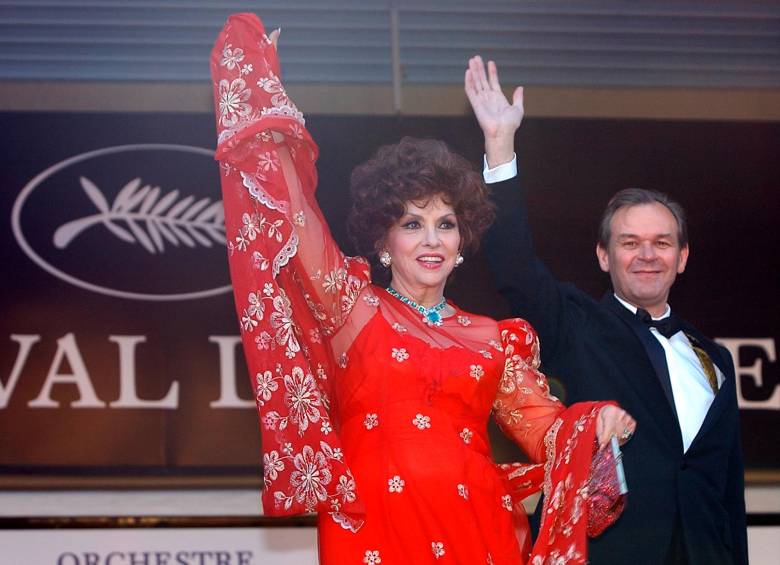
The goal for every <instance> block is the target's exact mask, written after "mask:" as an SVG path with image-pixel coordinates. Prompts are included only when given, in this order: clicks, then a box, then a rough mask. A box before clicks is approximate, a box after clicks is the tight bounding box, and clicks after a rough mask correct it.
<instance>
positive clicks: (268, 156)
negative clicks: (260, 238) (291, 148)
mask: <svg viewBox="0 0 780 565" xmlns="http://www.w3.org/2000/svg"><path fill="white" fill-rule="evenodd" d="M257 164H258V165H260V167H261V168H262V169H263V170H264V171H276V170H278V169H279V158H278V157H277V156H276V152H271V151H266V152H265V153H261V154H260V155H258V156H257ZM277 221H278V220H277ZM269 235H270V234H269Z"/></svg>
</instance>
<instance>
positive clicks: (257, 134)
mask: <svg viewBox="0 0 780 565" xmlns="http://www.w3.org/2000/svg"><path fill="white" fill-rule="evenodd" d="M211 64H212V75H213V77H214V89H215V98H216V105H217V108H216V112H217V127H218V131H219V141H218V147H217V159H219V160H220V162H221V165H220V168H221V172H222V187H223V198H224V205H225V220H226V229H227V234H228V249H229V254H230V257H229V261H230V270H231V277H232V280H233V286H234V291H235V299H236V306H237V311H238V315H239V318H240V320H241V327H242V339H243V343H244V349H245V353H246V357H247V363H248V366H249V370H250V375H251V377H252V380H253V386H254V390H255V393H256V399H257V404H258V409H259V412H260V417H261V433H262V442H263V464H264V479H265V489H264V495H263V502H264V511H265V512H266V513H267V514H272V515H285V514H295V513H302V512H319V544H320V546H319V552H320V562H321V563H324V564H338V565H343V564H355V565H361V564H372V565H376V564H380V563H381V564H382V565H394V564H395V565H412V564H428V563H442V564H444V563H454V564H455V563H456V564H463V565H465V564H468V565H472V564H493V565H500V564H519V563H525V562H527V561H528V562H531V563H534V564H536V563H584V562H585V558H586V535H585V532H586V523H587V507H588V503H587V502H588V496H589V490H592V488H593V487H592V485H590V484H589V482H588V478H589V474H590V469H591V459H592V456H593V451H594V448H593V446H594V441H595V438H596V437H597V436H598V440H599V441H600V442H601V443H605V442H606V441H607V439H608V438H609V437H610V436H611V435H624V434H625V435H626V436H628V435H630V433H632V432H633V428H634V422H633V420H632V419H631V417H630V416H628V415H627V414H626V413H625V412H624V411H622V410H621V409H620V408H618V407H616V406H614V405H613V404H610V403H582V404H577V405H574V406H572V407H570V408H568V409H567V408H565V407H564V406H563V405H562V404H561V403H560V402H559V401H558V400H557V399H556V398H555V397H553V396H551V395H550V392H549V389H548V386H547V381H546V379H545V377H544V375H542V374H541V373H540V372H539V371H538V366H539V343H538V340H537V338H536V334H535V333H534V331H533V328H531V327H530V325H529V324H528V323H526V322H525V321H523V320H519V319H514V320H506V321H502V322H496V321H494V320H492V319H489V318H486V317H484V316H478V315H475V314H471V313H468V312H464V311H462V310H460V309H459V308H458V307H457V306H455V305H454V304H452V303H450V302H447V300H446V299H445V298H444V287H445V283H446V281H447V278H448V276H449V275H450V274H451V272H452V271H453V269H455V268H456V267H457V266H458V265H459V264H460V263H461V262H462V261H463V256H462V255H461V253H466V252H467V251H468V250H470V249H472V248H473V247H474V246H476V244H477V242H478V239H479V236H480V234H481V233H482V232H483V231H484V229H486V228H487V226H488V224H489V221H490V218H491V209H490V205H489V204H488V202H487V190H486V188H485V186H484V183H483V182H482V179H481V178H480V177H479V175H478V174H477V173H475V172H474V171H473V170H471V168H470V167H469V165H468V163H467V162H466V161H465V160H463V159H462V158H460V157H458V156H456V155H454V154H452V153H451V152H450V151H449V150H448V149H447V148H446V146H445V145H444V144H443V143H441V142H436V141H430V140H427V141H421V140H412V139H404V140H402V141H401V142H400V143H399V144H397V145H394V146H388V147H385V148H382V149H381V150H380V151H379V153H377V155H376V156H375V157H374V159H372V160H371V161H369V162H368V163H366V164H364V165H362V166H360V167H358V168H357V169H356V171H355V172H354V174H353V180H352V185H353V186H352V192H353V201H354V209H353V210H352V213H351V215H350V228H351V232H352V236H353V238H354V239H355V240H356V243H357V245H358V248H359V249H361V250H362V251H363V253H364V254H365V255H366V256H367V257H368V258H369V259H370V260H372V261H374V262H375V268H376V269H378V270H379V272H380V275H379V277H378V278H386V279H388V280H389V284H388V285H387V286H386V287H385V286H384V285H383V286H377V285H376V284H374V283H373V282H372V276H371V267H370V265H369V262H368V260H367V259H366V258H364V257H346V256H344V255H343V254H342V252H341V251H340V250H339V248H338V247H337V245H336V243H335V242H334V241H333V239H332V237H331V235H330V232H329V230H328V227H327V225H326V224H325V221H324V218H323V216H322V214H321V212H320V210H319V208H318V206H317V202H316V199H315V196H314V190H315V186H316V170H315V166H314V164H315V160H316V157H317V146H316V145H315V143H314V142H313V140H312V139H311V137H310V136H309V133H308V131H307V130H306V128H305V124H304V120H303V116H302V114H301V113H300V112H299V111H298V109H297V108H296V107H295V105H294V104H293V103H292V102H291V101H290V99H289V98H288V97H287V94H286V91H285V89H284V87H283V85H282V84H281V82H280V79H279V76H280V71H279V67H278V60H277V53H276V46H275V38H274V37H273V34H272V37H271V38H269V37H268V36H267V35H266V34H265V32H264V29H263V26H262V23H261V22H260V21H259V19H257V17H255V16H253V15H250V14H238V15H235V16H232V17H231V18H230V19H229V20H228V22H227V24H226V25H225V28H224V29H223V31H222V33H221V35H220V37H219V39H218V40H217V44H216V46H215V49H214V52H213V54H212V62H211ZM469 73H470V76H469V78H467V83H468V82H469V81H470V84H471V87H472V90H473V92H472V94H474V95H473V96H472V95H470V99H471V101H472V104H473V105H474V108H475V111H476V113H477V116H478V118H479V120H480V124H481V125H482V127H483V131H485V133H486V148H487V159H488V161H489V162H493V161H495V159H500V158H501V157H502V156H501V155H499V153H497V151H498V150H497V149H496V148H495V147H492V146H491V142H490V136H491V134H492V133H495V129H496V128H500V127H501V124H502V123H510V122H511V121H512V120H515V121H518V120H520V119H522V99H521V98H520V99H517V100H516V101H515V104H509V103H508V102H507V101H506V99H505V98H504V97H503V95H500V89H498V82H497V77H491V79H488V78H487V76H486V75H485V73H484V70H481V67H474V68H473V69H471V70H470V71H469ZM518 123H519V122H518ZM516 125H517V124H516V123H515V127H516ZM513 131H514V130H513ZM510 158H511V155H510ZM382 275H384V277H383V276H382ZM491 412H492V414H493V416H494V417H495V419H496V421H497V422H498V424H499V425H500V426H501V428H502V429H503V430H504V432H505V433H507V434H508V435H509V436H510V437H511V438H512V439H513V440H514V441H515V442H516V443H517V444H518V445H520V446H521V447H522V448H523V449H524V451H525V452H526V453H527V454H528V455H529V457H530V458H531V460H532V461H534V462H536V464H530V465H504V466H498V465H496V464H495V463H494V462H493V461H492V458H491V454H490V446H489V443H488V436H487V423H488V418H489V416H490V414H491ZM540 487H543V488H544V489H545V493H546V494H547V497H546V504H547V508H546V511H545V517H544V519H543V523H542V529H541V534H540V539H539V541H538V542H537V544H536V545H535V546H534V548H533V550H531V546H530V542H529V540H528V535H527V533H528V525H527V521H525V515H524V513H523V511H522V506H521V505H520V500H521V499H522V497H524V496H525V495H527V494H530V493H531V492H533V491H535V490H538V489H539V488H540ZM613 518H614V516H613Z"/></svg>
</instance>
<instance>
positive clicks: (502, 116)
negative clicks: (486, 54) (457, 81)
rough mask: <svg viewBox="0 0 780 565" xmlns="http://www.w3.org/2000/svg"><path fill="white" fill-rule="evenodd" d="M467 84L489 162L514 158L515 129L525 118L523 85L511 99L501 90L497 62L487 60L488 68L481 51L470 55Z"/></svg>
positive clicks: (501, 161)
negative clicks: (483, 136)
mask: <svg viewBox="0 0 780 565" xmlns="http://www.w3.org/2000/svg"><path fill="white" fill-rule="evenodd" d="M464 87H465V90H466V96H467V97H468V99H469V102H470V103H471V107H472V109H473V110H474V114H475V115H476V117H477V121H478V122H479V126H480V127H481V128H482V132H483V133H484V135H485V152H486V154H487V158H488V164H489V165H490V166H491V167H493V166H495V165H498V164H501V163H505V162H507V161H509V160H511V159H512V156H513V155H514V136H515V131H517V128H519V127H520V124H521V123H522V121H523V113H524V110H523V87H522V86H518V87H517V88H516V89H515V91H514V94H513V95H512V102H511V103H510V102H509V100H507V98H506V96H504V93H503V92H502V91H501V83H500V82H499V80H498V69H497V68H496V64H495V63H494V62H493V61H488V64H487V70H486V69H485V64H484V63H483V61H482V57H480V56H479V55H477V56H475V57H472V58H471V59H469V67H468V69H466V76H465V80H464Z"/></svg>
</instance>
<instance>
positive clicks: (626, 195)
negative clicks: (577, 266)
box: [599, 188, 688, 249]
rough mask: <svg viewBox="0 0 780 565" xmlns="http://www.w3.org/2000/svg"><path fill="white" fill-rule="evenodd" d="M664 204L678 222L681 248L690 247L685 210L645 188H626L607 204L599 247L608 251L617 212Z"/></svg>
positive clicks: (600, 228)
mask: <svg viewBox="0 0 780 565" xmlns="http://www.w3.org/2000/svg"><path fill="white" fill-rule="evenodd" d="M656 202H657V203H659V204H663V205H664V206H666V209H667V210H669V212H671V213H672V216H674V219H675V221H676V222H677V241H679V243H680V247H681V248H682V247H685V246H687V245H688V224H687V222H686V220H685V210H684V209H683V207H682V206H681V205H680V204H679V203H678V202H675V201H674V200H672V199H671V198H669V196H668V195H666V194H664V193H662V192H658V191H655V190H645V189H644V188H624V189H623V190H621V191H619V192H617V193H616V194H615V195H614V196H613V197H612V198H611V199H610V201H609V203H608V204H607V207H606V208H605V209H604V213H603V214H602V215H601V223H600V224H599V245H600V246H601V247H602V248H604V249H607V247H608V245H609V239H610V237H611V236H612V218H613V217H614V215H615V212H617V211H618V210H620V209H621V208H630V207H632V206H640V205H642V204H655V203H656Z"/></svg>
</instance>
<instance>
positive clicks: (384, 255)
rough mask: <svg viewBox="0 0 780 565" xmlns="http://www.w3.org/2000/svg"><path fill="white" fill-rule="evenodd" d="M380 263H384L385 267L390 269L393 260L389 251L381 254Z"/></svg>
mask: <svg viewBox="0 0 780 565" xmlns="http://www.w3.org/2000/svg"><path fill="white" fill-rule="evenodd" d="M379 262H380V263H382V266H383V267H385V268H388V267H390V264H391V263H392V262H393V258H392V257H390V253H388V252H387V251H382V253H380V254H379Z"/></svg>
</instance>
